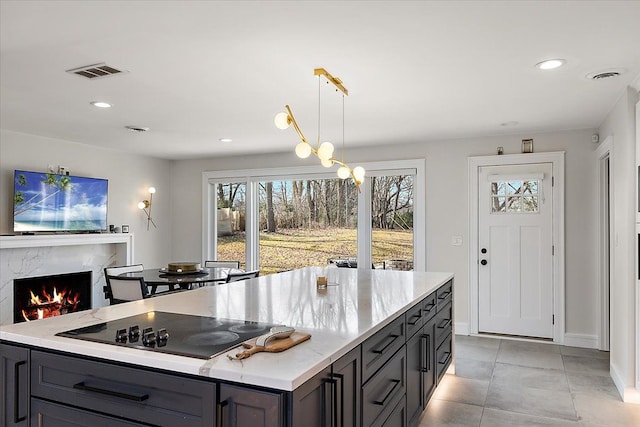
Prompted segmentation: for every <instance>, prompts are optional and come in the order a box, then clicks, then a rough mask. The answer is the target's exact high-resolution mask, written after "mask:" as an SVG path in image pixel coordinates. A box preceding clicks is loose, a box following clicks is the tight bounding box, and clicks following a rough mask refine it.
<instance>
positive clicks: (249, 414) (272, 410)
mask: <svg viewBox="0 0 640 427" xmlns="http://www.w3.org/2000/svg"><path fill="white" fill-rule="evenodd" d="M218 417H219V418H220V421H219V422H218V425H219V426H222V427H280V426H282V425H283V423H284V399H283V396H282V393H272V392H267V391H261V390H253V389H250V388H246V387H237V386H232V385H228V384H221V385H220V403H218Z"/></svg>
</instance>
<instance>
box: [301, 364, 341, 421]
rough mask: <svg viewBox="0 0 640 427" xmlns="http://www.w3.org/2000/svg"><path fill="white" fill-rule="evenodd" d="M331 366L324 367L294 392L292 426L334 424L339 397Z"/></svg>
mask: <svg viewBox="0 0 640 427" xmlns="http://www.w3.org/2000/svg"><path fill="white" fill-rule="evenodd" d="M333 390H335V380H333V379H332V378H331V366H329V367H327V368H325V369H323V370H322V371H320V372H319V373H318V374H316V375H315V376H314V377H313V378H311V379H310V380H308V381H307V382H305V383H304V384H302V385H301V386H300V387H298V388H297V389H295V391H294V392H293V393H292V397H291V399H292V402H291V408H292V410H293V413H292V417H291V424H290V425H291V426H292V427H299V426H301V427H326V426H331V425H332V416H331V415H332V412H333V407H334V406H335V400H336V399H337V396H336V393H334V392H333Z"/></svg>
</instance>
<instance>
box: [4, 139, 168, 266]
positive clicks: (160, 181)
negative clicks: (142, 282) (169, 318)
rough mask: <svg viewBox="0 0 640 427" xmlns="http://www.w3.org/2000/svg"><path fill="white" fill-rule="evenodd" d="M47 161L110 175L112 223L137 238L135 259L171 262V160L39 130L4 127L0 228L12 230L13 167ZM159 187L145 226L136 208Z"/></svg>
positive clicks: (37, 167) (42, 167) (38, 167)
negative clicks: (46, 134) (125, 227)
mask: <svg viewBox="0 0 640 427" xmlns="http://www.w3.org/2000/svg"><path fill="white" fill-rule="evenodd" d="M48 165H55V167H57V166H58V165H62V166H66V167H68V168H69V170H70V171H71V174H72V175H80V176H88V177H96V178H107V179H108V180H109V201H108V203H109V206H108V213H107V219H108V222H109V224H114V225H116V226H121V225H122V224H128V225H129V227H130V232H131V233H135V237H134V242H135V243H134V244H135V247H134V257H135V258H134V260H135V262H141V263H143V264H144V265H145V266H149V267H161V266H163V265H166V264H167V262H169V261H170V255H171V247H170V242H171V240H170V236H171V227H172V226H173V222H172V220H171V208H170V207H171V192H170V190H171V184H170V183H171V179H172V178H171V174H170V168H171V162H169V161H167V160H159V159H154V158H150V157H141V156H133V155H130V154H125V153H121V152H117V151H110V150H104V149H98V148H94V147H90V146H87V145H83V144H77V143H72V142H67V141H61V140H56V139H51V138H45V137H40V136H35V135H26V134H21V133H15V132H10V131H6V130H2V131H0V233H1V234H11V233H12V232H13V202H12V200H13V171H14V170H15V169H24V170H33V171H47V167H48ZM149 186H155V187H156V188H157V193H156V194H155V195H154V199H153V211H152V213H153V218H154V221H155V222H156V224H157V225H158V228H157V229H154V228H153V227H152V228H151V229H150V230H149V231H147V230H146V217H145V216H144V214H143V213H142V211H140V210H139V209H138V208H137V203H138V202H139V201H140V200H143V199H147V198H148V193H147V188H148V187H149Z"/></svg>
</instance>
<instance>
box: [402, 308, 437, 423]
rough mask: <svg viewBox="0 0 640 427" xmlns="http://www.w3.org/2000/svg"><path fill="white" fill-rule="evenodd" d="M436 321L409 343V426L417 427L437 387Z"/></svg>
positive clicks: (430, 321) (428, 324)
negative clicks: (414, 426) (415, 426)
mask: <svg viewBox="0 0 640 427" xmlns="http://www.w3.org/2000/svg"><path fill="white" fill-rule="evenodd" d="M435 357H436V351H435V319H434V318H431V320H429V321H427V323H426V325H425V326H424V327H423V328H422V329H421V330H420V331H418V332H417V333H416V334H415V335H413V336H412V337H411V338H410V339H409V340H408V341H407V406H406V412H407V416H408V424H409V425H410V426H413V425H416V424H417V421H418V419H419V418H420V414H421V413H422V411H423V409H424V408H425V407H426V405H427V403H428V402H429V399H430V398H431V395H432V394H433V390H434V389H435V386H436V376H435V372H436V370H435V368H436V366H435V365H436V364H435Z"/></svg>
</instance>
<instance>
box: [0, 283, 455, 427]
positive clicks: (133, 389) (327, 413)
mask: <svg viewBox="0 0 640 427" xmlns="http://www.w3.org/2000/svg"><path fill="white" fill-rule="evenodd" d="M452 297H453V282H452V281H449V282H447V283H446V284H444V285H442V286H441V287H440V288H438V289H437V290H436V291H435V292H433V293H432V294H430V295H429V296H427V297H426V298H425V299H423V300H422V301H421V302H419V303H418V304H416V305H414V306H413V307H411V308H410V309H409V310H407V311H406V312H405V313H401V314H400V315H399V316H398V317H397V318H396V319H393V320H392V321H391V322H390V323H389V324H388V325H386V326H385V327H383V328H382V329H381V330H379V331H378V332H376V333H375V334H373V335H372V336H370V337H368V338H367V339H366V340H365V341H364V342H363V343H362V344H361V345H358V346H356V347H355V348H353V349H352V350H351V351H349V352H348V353H347V354H345V355H344V356H342V357H341V358H340V359H339V360H337V361H336V362H334V363H333V364H332V365H330V366H328V367H326V368H325V369H323V370H322V371H320V372H319V373H318V374H316V375H315V376H314V377H313V378H311V379H309V380H308V381H306V382H305V383H304V384H302V385H301V386H299V387H298V388H297V389H295V390H294V391H280V390H271V389H264V388H259V387H254V386H251V385H243V384H234V383H228V382H224V381H219V380H215V379H211V378H199V377H191V376H185V375H180V374H173V373H170V372H164V371H162V372H161V371H158V370H153V369H148V368H139V367H135V366H127V365H123V364H116V363H109V362H107V361H101V360H97V359H91V358H88V357H79V356H75V355H71V354H61V353H56V352H50V351H42V350H41V349H29V348H26V347H21V346H14V345H10V344H8V343H6V342H3V343H2V344H0V355H1V358H0V361H1V368H2V370H1V372H0V373H1V377H0V379H1V385H2V394H3V396H4V397H3V398H2V402H0V403H1V404H2V405H3V406H2V407H0V409H2V412H1V413H0V421H1V424H0V426H2V427H4V426H12V427H14V426H28V425H30V423H31V425H41V426H46V427H48V426H73V425H77V426H89V427H100V426H109V427H110V426H133V425H146V426H149V425H153V426H174V425H180V426H187V427H190V426H193V427H197V426H211V427H213V426H216V427H275V426H282V427H299V426H300V427H381V426H388V427H402V426H406V425H410V426H414V425H416V424H417V421H418V420H419V418H420V415H421V413H422V411H423V410H424V408H425V407H426V405H427V403H428V401H429V399H430V398H431V395H432V394H433V391H434V389H435V387H436V384H437V383H438V381H439V380H440V379H441V378H442V376H443V375H444V374H445V372H446V370H447V368H448V367H449V365H450V363H451V361H452V357H453V335H452V329H453V328H452V324H453V302H452V300H453V298H452Z"/></svg>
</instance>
